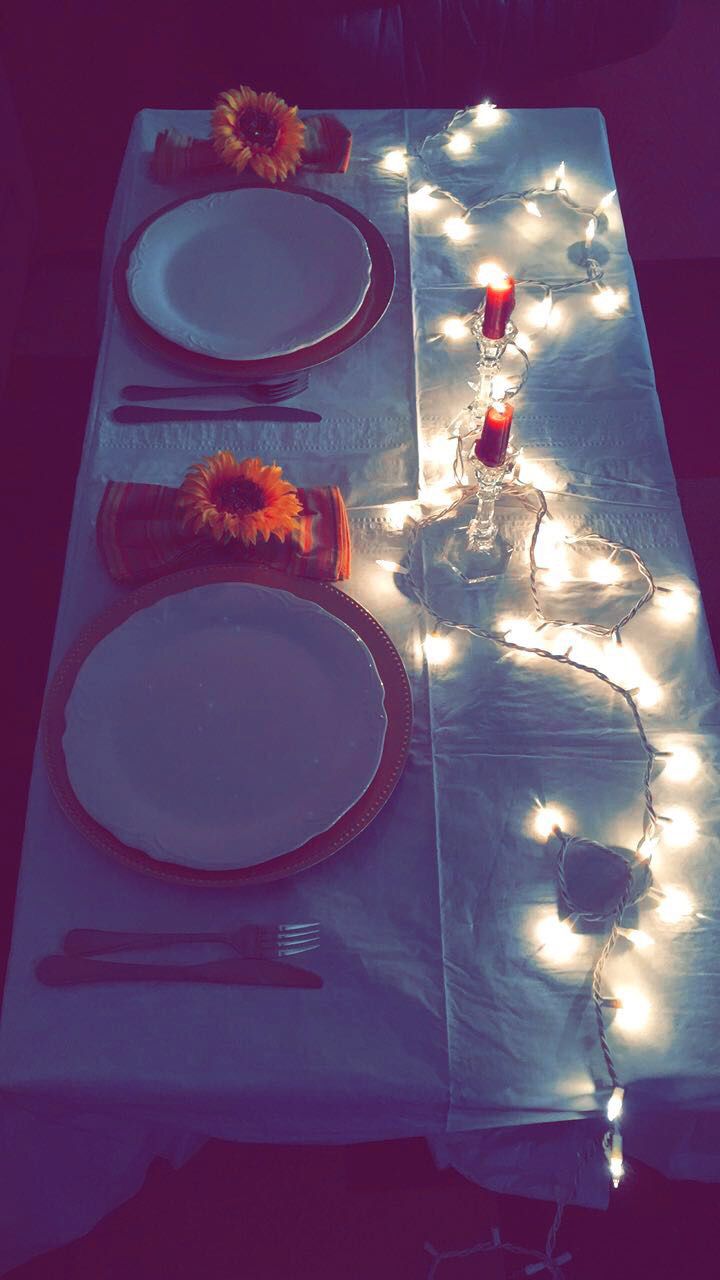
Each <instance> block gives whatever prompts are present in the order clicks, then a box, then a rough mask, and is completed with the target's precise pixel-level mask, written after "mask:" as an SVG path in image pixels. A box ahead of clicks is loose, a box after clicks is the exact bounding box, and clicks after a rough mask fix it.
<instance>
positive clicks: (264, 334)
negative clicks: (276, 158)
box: [127, 187, 371, 360]
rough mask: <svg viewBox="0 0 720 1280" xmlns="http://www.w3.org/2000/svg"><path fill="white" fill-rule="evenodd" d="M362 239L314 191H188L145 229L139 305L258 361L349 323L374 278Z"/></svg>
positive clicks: (213, 348) (233, 354)
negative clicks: (188, 196) (196, 194)
mask: <svg viewBox="0 0 720 1280" xmlns="http://www.w3.org/2000/svg"><path fill="white" fill-rule="evenodd" d="M370 275H371V261H370V253H369V251H368V247H367V244H366V243H365V240H364V239H363V236H362V235H361V233H360V231H359V230H358V228H357V227H356V226H354V225H353V223H352V222H350V221H349V219H348V218H344V217H343V216H342V214H340V213H337V212H336V210H335V209H332V208H330V206H329V205H326V204H323V203H322V202H320V201H318V200H313V199H312V198H311V197H310V196H304V195H299V194H296V193H294V192H289V191H274V190H270V189H267V188H264V187H248V188H245V189H243V188H240V189H238V190H234V191H217V192H214V193H212V194H211V195H208V196H203V197H202V198H201V199H196V200H186V201H185V202H184V203H183V204H180V205H177V206H176V207H175V208H173V209H169V210H168V212H167V213H164V214H162V215H161V216H160V217H159V218H156V219H155V220H154V221H153V222H151V223H150V225H149V226H148V227H147V228H146V230H145V231H144V232H143V234H142V235H141V237H140V239H139V240H138V243H137V245H136V246H135V248H134V249H133V251H132V254H131V257H130V262H129V264H128V269H127V285H128V294H129V297H130V300H131V302H132V305H133V306H134V308H135V310H136V311H137V312H138V313H139V315H141V316H142V318H143V319H144V320H145V321H146V322H147V323H148V324H149V325H151V327H152V328H153V329H155V330H156V331H157V332H158V333H160V334H162V335H163V337H165V338H168V339H169V340H170V341H171V342H174V343H177V344H178V345H179V346H181V347H184V348H186V349H187V350H189V351H196V352H201V353H202V354H204V355H208V356H214V357H217V358H219V359H224V360H262V359H267V358H269V357H271V356H279V355H287V354H288V353H289V352H292V351H297V350H299V349H300V348H302V347H306V346H310V345H311V344H313V343H316V342H320V341H321V340H322V339H323V338H326V337H328V336H329V335H330V334H332V333H335V332H336V331H337V330H338V329H341V328H342V327H343V326H344V325H346V324H347V323H348V321H349V320H351V319H352V317H353V316H354V315H355V313H356V312H357V311H358V309H359V308H360V306H361V304H362V301H363V299H364V297H365V294H366V293H367V291H368V287H369V285H370Z"/></svg>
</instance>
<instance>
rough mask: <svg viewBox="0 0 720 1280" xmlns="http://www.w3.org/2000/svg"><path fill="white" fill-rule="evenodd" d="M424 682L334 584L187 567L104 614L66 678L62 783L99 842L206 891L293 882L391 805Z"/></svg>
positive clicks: (75, 812) (56, 753)
mask: <svg viewBox="0 0 720 1280" xmlns="http://www.w3.org/2000/svg"><path fill="white" fill-rule="evenodd" d="M411 715H412V710H411V702H410V690H409V686H408V682H407V676H406V675H405V671H404V668H403V665H402V661H401V659H400V657H399V654H398V653H397V651H396V649H395V648H394V646H393V645H392V642H391V641H390V640H389V638H388V636H387V635H386V634H385V632H384V631H383V630H382V628H381V627H380V626H379V625H378V624H377V622H375V620H374V619H372V618H371V617H370V615H369V614H367V613H366V612H365V610H364V609H362V608H361V606H360V605H358V604H357V603H356V602H355V601H354V600H352V599H351V598H350V597H349V596H347V595H346V594H345V593H343V592H341V591H337V590H336V589H334V588H332V587H329V586H327V585H326V584H323V583H315V582H312V581H310V580H300V579H291V578H289V577H286V576H285V575H283V574H278V573H277V572H274V571H270V570H261V569H256V568H251V567H249V566H247V567H245V566H243V567H242V568H240V567H239V566H238V567H235V566H227V567H219V566H218V567H209V568H202V569H194V570H184V571H182V572H181V573H179V574H175V575H172V576H171V577H169V578H166V579H164V580H162V581H160V582H156V583H150V584H148V585H147V586H145V587H141V588H140V589H139V590H138V591H137V592H135V593H134V594H133V595H132V596H130V597H127V598H126V599H125V600H123V601H119V602H117V603H116V604H115V605H113V606H112V608H111V609H110V610H109V611H108V612H107V613H106V614H103V615H101V617H100V618H98V619H96V620H95V622H94V623H92V624H90V626H89V627H88V628H87V629H86V631H85V632H84V633H83V634H82V635H81V636H80V637H79V639H78V641H77V642H76V643H75V644H74V645H73V647H72V649H71V650H70V652H69V654H68V655H67V657H66V658H65V660H64V662H63V663H62V664H61V666H60V668H59V669H58V672H57V673H56V676H55V678H54V680H53V683H52V686H51V689H50V693H49V698H48V702H47V704H46V709H45V716H44V721H43V724H44V743H45V751H46V759H47V762H48V768H49V775H50V781H51V783H52V785H53V789H54V791H55V793H56V795H57V797H58V799H59V801H60V803H61V805H62V807H63V809H64V810H65V812H66V813H67V815H68V816H69V817H70V818H71V819H72V821H73V822H75V824H76V825H77V826H78V827H79V828H80V830H81V831H82V832H83V833H84V834H85V835H86V836H87V837H88V838H89V839H90V840H91V841H92V842H93V843H94V844H96V845H98V847H100V848H102V849H104V850H106V851H108V852H110V853H113V854H115V855H116V856H118V857H120V858H122V859H123V861H125V862H128V863H129V864H130V865H132V866H134V867H136V868H137V869H138V870H143V871H147V872H150V873H151V874H155V875H161V876H162V878H165V879H173V880H176V881H181V882H185V883H191V884H203V883H204V884H211V885H212V884H216V885H218V884H219V885H225V884H227V885H230V884H233V885H234V884H242V883H252V882H257V881H258V880H260V881H262V880H271V879H277V878H278V877H280V876H284V875H290V874H293V873H294V872H296V871H299V870H301V869H303V868H304V867H306V866H310V865H312V864H313V863H316V862H318V861H321V860H322V859H324V858H326V857H328V856H329V855H330V854H332V853H335V852H337V850H338V849H340V848H342V847H343V846H344V845H345V844H347V842H348V841H349V840H352V839H353V838H354V837H355V836H356V835H357V834H358V833H359V832H360V831H362V830H363V829H364V828H365V827H366V826H367V825H368V823H370V822H371V821H372V820H373V818H374V817H375V816H376V815H377V813H378V812H379V811H380V809H381V808H382V806H383V805H384V803H385V801H386V800H387V798H388V796H389V795H390V793H391V792H392V790H393V788H394V786H395V784H396V782H397V780H398V777H399V776H400V772H401V770H402V767H403V764H404V761H405V756H406V753H407V749H408V745H409V737H410V725H411Z"/></svg>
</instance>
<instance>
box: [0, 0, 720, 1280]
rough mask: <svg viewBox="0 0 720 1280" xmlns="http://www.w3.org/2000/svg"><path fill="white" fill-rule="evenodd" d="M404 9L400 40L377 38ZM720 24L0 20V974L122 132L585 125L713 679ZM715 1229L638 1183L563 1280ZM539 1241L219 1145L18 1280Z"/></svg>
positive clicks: (474, 14) (152, 17)
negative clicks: (597, 114)
mask: <svg viewBox="0 0 720 1280" xmlns="http://www.w3.org/2000/svg"><path fill="white" fill-rule="evenodd" d="M398 7H399V8H400V10H401V16H402V23H401V25H400V27H398V26H397V23H396V24H395V26H393V18H392V15H391V13H390V11H391V10H393V9H394V10H396V11H397V10H398ZM719 12H720V11H719V8H718V4H717V0H684V2H683V3H682V4H680V3H679V2H678V0H625V2H624V3H623V4H620V3H619V2H618V0H555V3H548V2H547V0H476V3H473V2H472V0H467V2H466V3H462V2H461V0H444V2H443V0H426V2H424V0H416V2H415V3H414V4H408V3H402V4H401V5H400V6H398V5H397V4H395V5H393V4H392V3H390V2H388V3H385V4H377V5H375V6H373V5H372V4H364V3H363V0H347V2H346V3H344V4H343V3H342V2H341V0H319V2H318V3H315V4H313V3H312V2H311V0H310V3H308V4H306V5H305V6H304V7H303V5H302V4H300V3H298V4H295V5H291V4H285V3H272V2H270V3H266V4H263V5H261V4H256V3H250V4H243V3H240V2H238V3H236V4H234V5H229V4H227V3H222V2H220V3H219V2H218V0H205V2H204V3H197V2H196V0H190V2H189V3H185V4H182V3H169V2H168V0H144V2H143V3H140V2H139V0H127V2H126V3H123V4H122V5H121V4H106V3H102V0H67V2H66V3H62V2H57V0H56V2H55V3H49V2H48V0H44V2H42V0H26V2H25V3H22V4H21V3H10V4H6V5H5V6H4V8H3V10H2V16H1V17H0V108H1V109H2V125H3V127H2V132H1V133H0V137H2V144H3V149H4V155H3V168H4V170H5V172H6V173H9V174H10V175H11V179H10V182H9V183H6V182H5V181H3V185H2V187H0V233H1V237H2V248H1V249H0V266H1V267H2V284H1V285H0V299H1V301H0V396H1V397H2V398H1V399H0V430H1V431H2V468H0V497H1V500H2V519H3V521H4V523H5V531H6V537H5V539H4V569H5V573H4V579H5V580H4V594H5V601H6V609H5V611H4V613H5V625H4V635H3V639H4V650H3V652H4V664H3V667H4V673H5V680H4V684H3V703H2V706H3V720H4V732H3V734H2V742H3V755H2V769H1V770H0V786H1V787H2V791H1V792H0V814H1V815H2V828H1V831H0V835H1V839H0V965H4V960H5V954H6V950H7V945H8V944H9V936H10V927H11V920H12V908H13V901H14V891H15V880H16V874H17V865H18V859H19V852H20V847H21V842H22V833H23V824H24V816H25V805H26V797H27V785H28V781H29V774H30V766H31V758H32V751H33V746H34V739H35V733H36V729H37V720H38V715H39V709H40V703H41V698H42V692H43V688H44V683H45V678H46V672H47V662H48V656H49V650H50V644H51V640H52V632H53V625H54V618H55V612H56V609H57V602H58V595H59V589H60V582H61V575H62V569H63V563H64V555H65V543H66V538H67V531H68V524H69V518H70V511H71V504H72V496H73V488H74V481H75V475H76V472H77V467H78V462H79V455H80V449H81V445H82V439H83V434H84V429H85V417H86V412H87V405H88V399H89V394H90V386H91V380H92V376H93V370H94V362H95V356H96V351H97V343H98V336H97V333H96V330H95V312H94V307H95V294H96V288H97V280H98V269H99V260H100V252H101V247H102V239H103V233H104V225H105V220H106V217H107V213H108V210H109V206H110V201H111V198H112V193H113V189H114V185H115V181H116V178H117V172H118V168H119V165H120V162H121V159H122V154H123V151H124V147H125V143H126V140H127V135H128V131H129V128H130V124H131V120H132V117H133V115H134V113H135V112H136V111H137V110H139V109H140V108H142V107H147V106H156V107H158V106H159V107H169V106H174V107H205V106H208V105H209V104H210V103H211V102H212V100H213V97H214V95H215V94H216V92H217V91H218V90H219V89H221V88H225V87H229V86H230V85H232V84H235V83H238V82H243V81H245V82H248V83H251V84H253V85H254V86H256V87H257V88H259V89H263V88H274V89H277V90H278V91H279V92H281V93H282V94H283V95H284V96H285V97H287V98H288V99H289V100H290V101H298V102H299V103H300V105H301V106H302V107H305V108H314V107H318V108H319V107H329V108H332V107H334V106H335V107H340V106H354V105H360V106H374V105H378V106H399V105H440V106H448V107H450V108H454V107H456V106H459V105H460V104H462V103H463V102H466V103H472V102H477V101H480V100H481V99H483V98H485V97H490V98H492V99H493V100H495V101H497V102H498V103H499V104H500V105H502V106H508V107H513V106H515V107H518V106H535V107H546V106H547V107H549V106H596V107H599V108H600V109H601V110H602V111H603V113H604V115H605V118H606V121H607V125H608V131H609V136H610V146H611V154H612V158H613V164H614V168H615V174H616V178H617V185H618V190H619V195H620V200H621V203H622V210H623V216H624V220H625V225H626V230H627V234H628V239H629V243H630V249H631V252H632V254H633V257H634V261H635V266H636V271H637V275H638V281H639V286H640V294H641V298H642V304H643V310H644V314H645V320H646V325H647V329H648V333H649V337H650V343H651V348H652V354H653V360H654V364H655V370H656V377H657V382H658V389H659V392H660V397H661V401H662V406H663V413H664V417H665V423H666V429H667V434H668V439H669V443H670V450H671V455H672V459H673V466H674V469H675V474H676V478H677V482H678V489H679V492H680V496H681V499H682V502H683V508H684V512H685V517H686V522H687V525H688V531H689V534H690V538H691V542H692V545H693V551H694V554H695V559H696V564H697V568H698V573H699V576H700V581H701V586H702V590H703V596H704V601H705V607H706V610H707V613H708V618H709V622H710V626H711V630H712V632H713V638H714V642H715V645H716V652H717V646H718V639H719V637H720V573H719V572H718V568H717V567H716V566H717V560H718V556H717V552H716V543H717V529H718V525H717V516H716V511H717V510H718V508H720V478H719V477H720V444H719V443H718V436H717V429H716V416H717V408H716V406H717V402H718V390H719V386H718V383H719V378H718V360H717V354H716V347H715V345H714V344H715V339H716V337H717V328H718V326H717V321H716V318H715V313H716V311H717V302H718V281H719V279H720V270H719V267H718V256H717V254H718V251H717V231H716V222H717V211H718V207H719V199H718V196H719V192H718V164H717V150H716V148H717V136H716V133H717V119H718V96H717V60H718V49H719V47H720V44H719V40H718V36H719V35H720V19H719V16H718V15H719ZM358 24H360V25H358ZM398 30H400V32H401V38H400V43H399V44H398V43H397V42H396V40H395V35H394V34H393V33H394V32H396V31H398ZM438 33H440V35H439V34H438ZM6 126H7V127H6ZM18 606H20V607H18ZM719 1211H720V1189H718V1188H716V1187H714V1186H702V1185H700V1184H693V1183H669V1182H667V1181H666V1180H665V1179H663V1178H661V1177H660V1176H659V1175H657V1174H655V1173H653V1172H652V1171H650V1170H647V1169H644V1168H642V1167H641V1166H639V1165H634V1166H633V1167H632V1169H631V1171H630V1174H629V1176H628V1177H627V1179H626V1181H625V1182H624V1183H623V1185H622V1187H621V1189H620V1191H619V1192H618V1193H617V1194H616V1195H615V1196H614V1197H613V1200H612V1205H611V1208H610V1210H609V1211H608V1213H607V1214H598V1213H594V1212H592V1211H588V1210H573V1209H571V1210H569V1211H568V1213H567V1215H566V1220H565V1225H564V1227H563V1230H562V1233H561V1236H560V1245H561V1247H564V1248H569V1249H570V1250H572V1252H573V1255H574V1258H575V1262H574V1263H573V1264H572V1265H571V1267H570V1268H569V1269H568V1276H569V1277H573V1276H576V1277H578V1280H579V1278H580V1277H585V1278H586V1280H590V1278H591V1277H595V1276H600V1275H603V1276H604V1275H613V1276H614V1277H616V1280H625V1277H628V1278H629V1277H631V1276H632V1277H633V1280H634V1278H635V1277H636V1276H641V1277H642V1276H646V1275H647V1276H651V1275H652V1276H655V1277H665V1276H667V1277H670V1276H673V1277H686V1276H687V1277H690V1276H704V1275H708V1276H710V1275H715V1274H717V1268H718V1263H717V1260H716V1258H715V1246H714V1240H713V1236H712V1228H711V1221H712V1220H713V1218H714V1219H715V1220H717V1216H718V1212H719ZM38 1213H39V1214H41V1213H42V1206H41V1205H38ZM551 1216H552V1207H551V1206H549V1205H544V1204H540V1203H534V1202H531V1201H525V1200H520V1199H516V1198H513V1197H497V1196H494V1195H492V1194H490V1193H488V1192H485V1191H483V1190H481V1189H480V1188H478V1187H475V1186H473V1185H472V1184H470V1183H468V1182H466V1181H465V1180H463V1179H462V1178H461V1177H460V1176H459V1175H456V1174H454V1173H438V1172H437V1171H436V1170H435V1169H434V1166H433V1164H432V1161H431V1159H430V1156H429V1153H428V1151H427V1149H426V1147H425V1145H424V1143H423V1142H422V1141H421V1140H417V1141H412V1142H403V1143H382V1144H370V1145H366V1146H360V1147H352V1148H273V1147H248V1146H235V1145H231V1144H226V1143H220V1142H211V1143H209V1144H208V1145H207V1146H206V1147H205V1149H204V1150H203V1151H202V1152H200V1153H199V1154H198V1155H197V1156H196V1157H195V1158H194V1159H193V1160H192V1161H191V1162H190V1163H189V1164H188V1165H187V1166H186V1168H185V1169H183V1170H182V1171H180V1172H179V1173H175V1172H173V1171H172V1170H171V1169H170V1168H169V1167H168V1166H167V1165H166V1164H164V1163H163V1162H162V1161H157V1162H156V1163H155V1164H154V1165H153V1166H152V1168H151V1170H150V1172H149V1174H148V1178H147V1181H146V1184H145V1187H144V1188H143V1190H142V1192H141V1193H140V1194H139V1195H138V1196H136V1197H135V1198H134V1199H133V1200H132V1201H130V1202H129V1203H128V1204H127V1205H124V1206H122V1207H121V1208H119V1209H118V1210H116V1211H115V1212H114V1213H113V1214H111V1215H110V1216H109V1217H108V1218H107V1219H106V1220H105V1221H104V1222H103V1223H102V1224H101V1225H100V1226H98V1227H97V1228H96V1229H95V1230H94V1231H92V1232H91V1233H90V1235H89V1236H87V1237H85V1238H84V1239H83V1240H81V1241H78V1242H76V1243H74V1244H72V1245H70V1246H68V1247H67V1248H65V1249H62V1250H58V1251H56V1252H55V1253H53V1254H49V1255H46V1256H45V1257H44V1258H42V1259H39V1260H36V1261H35V1262H32V1263H28V1264H27V1265H26V1266H24V1267H21V1268H18V1269H16V1271H14V1272H13V1273H12V1274H13V1277H17V1280H90V1278H92V1280H120V1278H122V1280H126V1278H127V1277H129V1276H133V1277H134V1278H135V1280H145V1278H146V1277H148V1278H149V1277H151V1276H152V1277H156V1276H158V1275H162V1276H165V1275H167V1276H172V1277H173V1278H175V1277H177V1278H178V1280H180V1278H182V1280H186V1278H187V1280H195V1278H196V1277H198V1276H201V1275H202V1276H203V1277H206V1280H240V1278H241V1277H242V1278H243V1280H245V1278H247V1280H270V1278H272V1280H274V1278H275V1277H278V1278H280V1277H298V1278H299V1280H302V1278H304V1277H321V1276H325V1275H333V1276H340V1275H342V1276H343V1277H344V1280H355V1277H357V1280H360V1277H363V1278H365V1277H369V1276H373V1277H376V1276H377V1277H385V1276H398V1277H400V1276H402V1277H408V1278H410V1277H412V1278H414V1277H421V1278H422V1277H424V1276H425V1275H426V1273H427V1264H428V1261H429V1260H428V1258H427V1255H424V1254H423V1241H424V1240H426V1239H431V1240H432V1241H434V1242H435V1244H436V1245H438V1246H440V1247H446V1248H450V1249H452V1248H461V1247H463V1246H465V1245H468V1244H471V1243H473V1242H474V1241H476V1240H478V1239H484V1238H486V1237H487V1235H488V1232H489V1227H490V1226H491V1225H493V1224H496V1223H497V1224H500V1225H501V1227H502V1231H503V1236H504V1238H506V1239H509V1240H514V1241H516V1242H518V1243H523V1244H526V1245H528V1246H531V1247H539V1246H541V1244H542V1242H543V1240H544V1237H545V1233H546V1230H547V1226H548V1224H549V1221H550V1218H551ZM503 1265H504V1268H505V1270H504V1271H503ZM515 1270H516V1267H515V1260H512V1259H506V1260H505V1262H504V1264H503V1262H502V1261H501V1260H500V1259H498V1258H497V1257H495V1256H494V1255H493V1257H492V1258H489V1259H475V1260H471V1261H469V1262H458V1263H452V1264H446V1266H445V1268H443V1269H442V1270H441V1273H440V1275H441V1278H442V1280H445V1275H447V1276H448V1277H451V1278H452V1280H464V1277H466V1276H467V1277H470V1276H476V1277H479V1280H482V1277H484V1276H488V1277H490V1276H501V1275H508V1276H510V1275H512V1274H514V1272H515ZM545 1274H546V1273H545Z"/></svg>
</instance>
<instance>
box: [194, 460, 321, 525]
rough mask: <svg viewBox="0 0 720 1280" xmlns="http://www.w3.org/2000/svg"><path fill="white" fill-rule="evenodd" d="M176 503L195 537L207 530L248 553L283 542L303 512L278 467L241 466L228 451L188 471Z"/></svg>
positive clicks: (245, 462)
mask: <svg viewBox="0 0 720 1280" xmlns="http://www.w3.org/2000/svg"><path fill="white" fill-rule="evenodd" d="M178 502H179V506H180V518H181V521H182V523H183V525H184V526H186V527H187V526H190V527H191V528H192V530H193V532H194V533H202V532H203V531H205V530H207V531H208V532H209V533H210V534H212V537H213V538H215V539H216V541H217V542H232V541H233V540H235V539H237V540H239V541H240V542H242V543H244V545H245V546H246V547H247V546H252V545H253V544H254V543H255V542H256V541H257V539H258V536H261V537H262V538H264V540H265V542H267V541H268V539H269V537H270V535H271V534H274V535H275V537H276V538H279V539H280V541H281V542H284V541H285V538H286V537H287V535H288V533H292V531H293V530H294V529H295V528H296V527H297V523H298V521H297V516H298V515H299V513H300V511H301V510H302V506H301V504H300V502H299V501H298V497H297V491H296V490H295V489H294V488H293V486H292V485H291V484H288V483H287V481H286V480H283V479H282V471H281V469H280V467H275V466H272V467H266V466H263V464H262V462H261V461H260V459H259V458H244V459H243V461H242V462H239V461H238V459H237V458H235V457H234V456H233V454H232V453H229V452H225V451H223V452H220V453H215V454H213V456H212V457H211V458H205V459H204V460H203V461H202V462H196V463H195V464H194V466H192V467H191V468H190V470H189V471H188V473H187V475H186V477H185V479H184V480H183V482H182V485H181V486H180V496H179V499H178Z"/></svg>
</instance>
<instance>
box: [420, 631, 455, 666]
mask: <svg viewBox="0 0 720 1280" xmlns="http://www.w3.org/2000/svg"><path fill="white" fill-rule="evenodd" d="M423 649H424V651H425V657H426V658H427V660H428V663H429V664H430V666H433V667H436V666H442V665H443V664H444V663H446V662H447V661H448V659H449V658H450V654H451V653H452V644H451V642H450V639H449V638H448V636H442V635H439V634H438V633H437V632H432V633H431V634H430V635H427V636H426V637H425V639H424V641H423Z"/></svg>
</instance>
